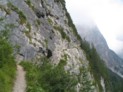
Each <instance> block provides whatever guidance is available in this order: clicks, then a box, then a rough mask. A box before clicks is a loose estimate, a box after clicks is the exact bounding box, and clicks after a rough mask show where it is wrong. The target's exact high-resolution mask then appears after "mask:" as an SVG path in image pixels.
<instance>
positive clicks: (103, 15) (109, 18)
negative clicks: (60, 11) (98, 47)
mask: <svg viewBox="0 0 123 92" xmlns="http://www.w3.org/2000/svg"><path fill="white" fill-rule="evenodd" d="M65 1H66V6H67V9H68V12H69V13H70V14H71V17H72V19H73V21H74V23H75V24H79V25H81V24H83V23H85V24H89V25H91V24H96V25H97V27H98V28H99V30H100V31H101V33H102V34H103V36H104V37H105V39H106V41H107V43H108V45H109V47H110V48H111V49H113V50H115V51H116V50H119V49H121V48H123V1H122V0H65Z"/></svg>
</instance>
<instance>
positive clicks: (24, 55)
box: [0, 0, 98, 92]
mask: <svg viewBox="0 0 123 92" xmlns="http://www.w3.org/2000/svg"><path fill="white" fill-rule="evenodd" d="M68 15H69V14H68V13H67V11H66V9H65V2H64V0H0V23H1V25H0V30H1V31H6V30H7V33H8V32H9V33H10V36H9V38H10V42H11V43H12V45H13V47H14V51H15V53H14V54H15V57H16V61H17V62H20V61H22V60H27V61H32V62H36V63H39V62H38V59H40V57H43V56H46V57H47V58H49V59H50V60H51V62H52V63H53V64H58V63H59V61H60V60H61V59H64V58H65V57H67V65H66V66H65V70H66V71H69V72H70V73H71V74H72V75H74V76H75V77H76V78H82V76H83V75H82V73H81V72H80V67H82V66H84V68H85V70H86V79H87V81H90V83H91V86H90V88H91V90H93V91H92V92H94V91H96V92H98V87H97V85H92V83H93V82H94V81H95V80H94V78H93V76H92V74H90V70H89V64H88V60H87V59H86V55H85V54H84V51H83V50H82V49H81V48H80V41H79V40H78V38H77V34H76V32H75V31H76V30H74V29H73V28H72V26H70V16H68ZM84 81H86V80H84ZM82 83H83V81H79V82H78V85H76V90H77V92H80V90H82V89H83V87H84V88H86V85H87V84H84V86H83V85H82ZM87 86H88V85H87Z"/></svg>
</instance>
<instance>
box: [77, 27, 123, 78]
mask: <svg viewBox="0 0 123 92" xmlns="http://www.w3.org/2000/svg"><path fill="white" fill-rule="evenodd" d="M77 30H78V32H79V34H80V35H81V37H82V38H83V39H85V40H86V41H88V42H89V43H90V44H93V45H94V47H95V48H96V50H97V52H98V54H99V55H100V57H101V58H102V59H103V60H104V61H105V63H106V65H107V67H108V68H109V69H111V70H112V71H113V72H115V73H117V74H118V75H120V76H121V77H123V60H122V59H121V58H120V57H119V56H118V55H117V54H116V53H115V52H113V51H112V50H110V49H109V47H108V45H107V42H106V40H105V38H104V37H103V35H102V34H101V33H100V31H99V29H98V28H97V27H96V26H91V27H90V26H85V25H84V26H79V25H78V26H77Z"/></svg>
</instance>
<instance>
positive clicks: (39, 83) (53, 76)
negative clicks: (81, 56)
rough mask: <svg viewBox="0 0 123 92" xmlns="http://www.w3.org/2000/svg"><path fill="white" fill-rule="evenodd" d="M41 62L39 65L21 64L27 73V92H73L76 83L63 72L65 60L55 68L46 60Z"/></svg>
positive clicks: (43, 59)
mask: <svg viewBox="0 0 123 92" xmlns="http://www.w3.org/2000/svg"><path fill="white" fill-rule="evenodd" d="M41 61H42V64H41V65H34V64H32V63H29V62H22V63H21V65H23V67H24V69H25V70H26V72H27V74H26V78H27V92H75V91H74V87H75V85H76V83H77V81H76V80H75V78H74V77H72V76H71V75H70V74H69V73H67V72H66V71H65V70H64V64H65V60H61V62H60V63H59V64H58V65H57V66H56V67H53V66H52V65H51V64H50V61H49V60H48V59H46V58H42V59H41Z"/></svg>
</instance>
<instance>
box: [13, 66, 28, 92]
mask: <svg viewBox="0 0 123 92" xmlns="http://www.w3.org/2000/svg"><path fill="white" fill-rule="evenodd" d="M25 89H26V79H25V71H24V70H23V67H22V66H21V65H17V75H16V80H15V84H14V88H13V92H25Z"/></svg>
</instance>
